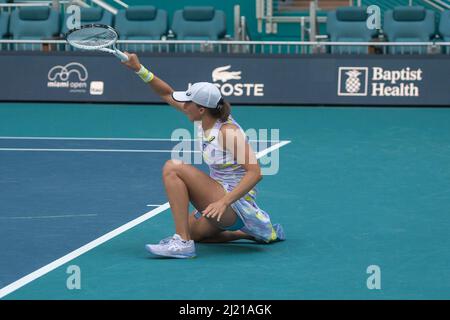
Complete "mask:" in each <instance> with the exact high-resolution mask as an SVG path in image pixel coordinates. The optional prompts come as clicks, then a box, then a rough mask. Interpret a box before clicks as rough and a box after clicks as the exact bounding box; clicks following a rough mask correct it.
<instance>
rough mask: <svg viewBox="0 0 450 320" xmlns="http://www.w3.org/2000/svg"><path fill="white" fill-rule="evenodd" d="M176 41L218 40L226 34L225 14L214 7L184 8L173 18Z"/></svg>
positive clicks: (176, 12)
mask: <svg viewBox="0 0 450 320" xmlns="http://www.w3.org/2000/svg"><path fill="white" fill-rule="evenodd" d="M172 31H173V32H174V33H175V36H176V38H177V39H178V40H218V39H220V38H223V37H224V36H225V33H226V23H225V13H224V12H223V11H221V10H215V9H214V7H184V9H183V10H177V11H175V13H174V16H173V22H172Z"/></svg>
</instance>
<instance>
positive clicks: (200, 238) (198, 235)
mask: <svg viewBox="0 0 450 320" xmlns="http://www.w3.org/2000/svg"><path fill="white" fill-rule="evenodd" d="M191 239H192V240H194V242H202V241H203V240H204V239H205V236H204V235H202V234H201V233H199V232H196V231H194V230H192V231H191Z"/></svg>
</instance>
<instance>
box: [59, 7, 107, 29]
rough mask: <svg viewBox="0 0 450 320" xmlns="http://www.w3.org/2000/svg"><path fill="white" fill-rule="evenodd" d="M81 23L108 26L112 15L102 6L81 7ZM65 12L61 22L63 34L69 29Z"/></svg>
mask: <svg viewBox="0 0 450 320" xmlns="http://www.w3.org/2000/svg"><path fill="white" fill-rule="evenodd" d="M80 14H81V25H86V24H105V25H108V26H112V24H113V15H112V14H111V13H110V12H108V11H105V10H103V9H102V8H81V10H80ZM67 18H68V15H67V13H65V14H64V17H63V23H62V26H61V33H62V34H65V33H66V32H67V31H69V29H68V27H67V23H66V21H67Z"/></svg>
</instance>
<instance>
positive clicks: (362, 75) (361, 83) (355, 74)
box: [338, 67, 369, 96]
mask: <svg viewBox="0 0 450 320" xmlns="http://www.w3.org/2000/svg"><path fill="white" fill-rule="evenodd" d="M368 70H369V69H368V68H367V67H339V76H338V96H367V87H368V84H369V71H368Z"/></svg>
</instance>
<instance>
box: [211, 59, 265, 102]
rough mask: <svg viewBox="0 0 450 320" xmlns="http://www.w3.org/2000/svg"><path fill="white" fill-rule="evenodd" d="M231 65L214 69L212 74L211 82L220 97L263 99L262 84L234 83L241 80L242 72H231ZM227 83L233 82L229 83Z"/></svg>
mask: <svg viewBox="0 0 450 320" xmlns="http://www.w3.org/2000/svg"><path fill="white" fill-rule="evenodd" d="M230 69H231V65H227V66H222V67H218V68H215V69H214V70H213V71H212V73H211V76H212V80H213V82H214V84H215V85H216V86H217V87H218V88H219V90H220V92H221V93H222V96H224V97H229V96H235V97H241V96H247V97H251V96H253V97H263V96H264V83H242V82H234V81H237V80H241V79H242V76H241V75H242V71H231V70H230ZM228 81H233V82H234V83H230V82H228Z"/></svg>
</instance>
